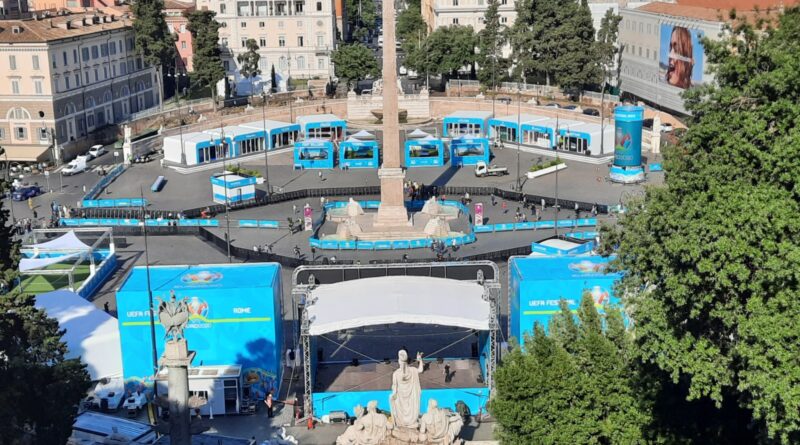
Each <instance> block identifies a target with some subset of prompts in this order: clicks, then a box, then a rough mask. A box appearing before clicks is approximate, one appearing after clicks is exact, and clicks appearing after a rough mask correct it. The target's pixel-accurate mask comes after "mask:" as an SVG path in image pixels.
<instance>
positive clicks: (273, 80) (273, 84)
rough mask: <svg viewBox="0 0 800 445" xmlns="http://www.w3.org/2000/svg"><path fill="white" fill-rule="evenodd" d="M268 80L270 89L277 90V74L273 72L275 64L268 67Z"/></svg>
mask: <svg viewBox="0 0 800 445" xmlns="http://www.w3.org/2000/svg"><path fill="white" fill-rule="evenodd" d="M269 81H270V84H271V87H270V91H272V92H273V93H275V92H277V91H278V76H277V75H276V74H275V65H274V64H273V65H272V67H271V68H270V69H269Z"/></svg>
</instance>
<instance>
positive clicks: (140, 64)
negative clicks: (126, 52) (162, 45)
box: [136, 58, 142, 70]
mask: <svg viewBox="0 0 800 445" xmlns="http://www.w3.org/2000/svg"><path fill="white" fill-rule="evenodd" d="M136 69H137V70H141V69H142V59H140V58H139V59H136Z"/></svg>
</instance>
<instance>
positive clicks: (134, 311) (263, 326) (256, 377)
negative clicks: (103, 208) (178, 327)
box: [117, 263, 283, 398]
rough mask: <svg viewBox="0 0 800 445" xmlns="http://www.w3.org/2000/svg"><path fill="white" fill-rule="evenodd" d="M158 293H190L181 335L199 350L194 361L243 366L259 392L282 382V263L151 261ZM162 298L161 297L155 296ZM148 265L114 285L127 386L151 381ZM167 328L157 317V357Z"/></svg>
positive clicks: (144, 387)
mask: <svg viewBox="0 0 800 445" xmlns="http://www.w3.org/2000/svg"><path fill="white" fill-rule="evenodd" d="M149 276H150V278H149V280H150V288H151V289H152V294H153V298H154V299H155V298H160V299H162V300H165V301H166V300H169V298H170V295H171V294H172V293H173V292H174V294H175V296H176V298H177V299H178V300H182V299H184V298H185V299H187V300H188V302H187V303H188V308H189V313H190V314H191V315H190V317H189V323H188V325H187V326H186V330H185V331H184V335H185V337H186V340H187V341H188V344H189V349H190V350H192V351H196V352H197V356H196V357H195V359H194V362H193V365H194V366H198V365H200V364H202V365H206V366H211V365H222V366H225V365H241V366H242V380H243V382H242V384H243V385H245V386H246V387H248V388H249V393H250V394H251V395H252V396H254V397H256V398H263V397H265V395H266V394H267V393H268V392H269V391H277V390H278V389H279V386H280V383H281V377H282V375H281V373H282V367H281V357H282V354H281V351H282V348H283V326H282V320H283V317H282V314H283V311H282V307H281V295H282V289H281V269H280V265H278V264H277V263H257V264H236V265H232V264H224V265H218V264H210V265H195V266H151V267H150V268H149ZM156 304H158V300H156ZM148 306H149V304H148V271H147V269H146V268H145V267H142V266H138V267H135V268H133V270H132V271H131V273H130V274H129V275H128V276H127V278H126V279H125V281H124V282H123V283H122V285H121V286H120V287H119V289H118V290H117V314H118V320H119V333H120V343H121V347H122V366H123V377H124V379H125V386H126V389H128V390H131V391H135V390H137V389H139V390H150V389H151V388H152V385H153V363H152V359H151V357H152V346H151V337H150V313H149V311H148ZM164 334H165V332H164V328H163V327H162V326H161V325H160V324H159V323H158V321H157V320H156V326H155V335H156V347H157V351H158V356H159V357H160V356H161V354H162V353H163V352H164Z"/></svg>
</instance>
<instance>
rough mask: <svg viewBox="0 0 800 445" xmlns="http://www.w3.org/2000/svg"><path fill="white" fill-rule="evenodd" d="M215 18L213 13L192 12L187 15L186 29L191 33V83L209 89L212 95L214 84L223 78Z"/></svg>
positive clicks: (223, 69)
mask: <svg viewBox="0 0 800 445" xmlns="http://www.w3.org/2000/svg"><path fill="white" fill-rule="evenodd" d="M215 16H216V13H215V12H214V11H208V10H201V11H192V12H190V13H189V14H188V15H187V18H188V19H189V24H188V26H187V27H186V29H188V30H189V32H190V33H192V50H193V56H192V57H193V65H194V71H193V72H192V82H193V83H194V84H195V85H196V86H199V87H200V88H207V87H210V88H211V90H212V93H213V91H214V89H215V86H216V83H217V82H219V81H220V79H222V78H224V77H225V68H224V67H223V66H222V52H221V50H220V48H219V43H218V40H219V35H218V34H217V32H218V31H219V28H220V25H219V23H218V22H217V21H216V20H214V17H215Z"/></svg>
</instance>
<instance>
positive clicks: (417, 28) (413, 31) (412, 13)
mask: <svg viewBox="0 0 800 445" xmlns="http://www.w3.org/2000/svg"><path fill="white" fill-rule="evenodd" d="M396 32H397V38H398V39H399V40H401V41H409V40H420V39H424V38H425V37H427V35H428V25H427V24H426V23H425V21H424V20H423V19H422V14H421V13H420V9H419V7H417V8H414V6H413V5H409V7H408V8H406V9H404V10H403V11H402V12H401V13H400V14H398V15H397V29H396Z"/></svg>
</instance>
